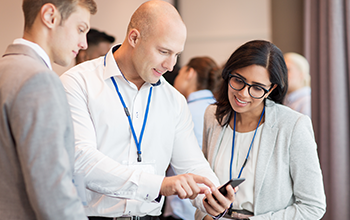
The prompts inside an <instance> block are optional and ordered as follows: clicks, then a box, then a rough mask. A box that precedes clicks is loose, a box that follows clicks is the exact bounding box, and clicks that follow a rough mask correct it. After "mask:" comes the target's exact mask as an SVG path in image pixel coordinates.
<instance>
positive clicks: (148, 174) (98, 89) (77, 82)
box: [61, 0, 234, 219]
mask: <svg viewBox="0 0 350 220" xmlns="http://www.w3.org/2000/svg"><path fill="white" fill-rule="evenodd" d="M185 40H186V27H185V25H184V23H183V21H182V19H181V17H180V15H179V14H178V12H177V11H176V9H175V8H174V7H173V6H172V5H171V4H169V3H167V2H165V1H157V0H155V1H148V2H146V3H144V4H142V5H141V6H140V7H139V8H138V9H137V10H136V11H135V13H134V14H133V16H132V18H131V20H130V23H129V26H128V30H127V36H126V38H125V40H124V42H123V44H121V45H116V46H114V47H112V48H111V50H110V51H109V52H108V53H107V55H106V56H104V57H101V58H97V59H95V60H92V61H88V62H85V63H82V64H80V65H78V66H75V67H73V68H72V69H70V70H69V71H67V72H66V73H64V74H63V75H62V76H61V80H62V82H63V85H64V87H65V89H66V92H67V97H68V102H69V104H70V105H71V111H72V116H73V122H74V129H75V136H76V137H75V146H76V161H75V169H76V172H80V173H83V174H84V175H85V184H86V188H87V190H86V194H87V195H86V198H87V203H88V205H87V206H86V207H85V212H86V213H87V215H88V216H89V219H105V218H116V219H122V218H127V219H140V217H141V219H157V217H154V216H158V215H160V214H161V208H162V204H163V200H164V199H163V198H164V196H168V195H178V196H179V197H180V198H190V199H195V200H194V201H193V202H194V205H195V206H196V207H197V208H199V209H200V210H202V211H204V212H207V213H209V214H211V215H212V216H217V215H220V214H221V213H223V212H224V211H225V209H227V208H228V207H229V206H230V204H231V203H232V201H233V200H234V191H233V189H232V187H230V186H229V187H227V188H228V194H227V196H226V197H224V196H223V195H221V194H220V192H218V190H217V189H216V187H215V186H218V184H219V182H218V180H217V178H216V176H215V174H214V173H213V172H212V170H211V168H210V166H209V165H208V162H207V161H206V160H205V158H204V157H203V154H202V152H201V150H200V148H199V146H198V143H197V140H196V137H195V135H194V132H193V122H192V120H191V114H190V112H189V109H188V106H187V103H186V100H185V98H184V97H183V96H182V95H181V94H180V93H179V92H177V91H176V90H175V89H174V88H173V87H172V86H170V84H168V83H167V82H166V81H165V79H164V78H163V77H162V75H163V74H164V73H165V72H167V71H171V70H172V69H173V67H174V65H175V63H176V61H177V57H178V56H179V54H180V53H181V52H182V51H183V49H184V44H185ZM169 163H171V165H172V166H173V167H174V169H175V172H176V173H178V174H181V175H177V176H173V177H164V176H165V171H166V169H167V167H168V165H169ZM192 173H194V174H192ZM197 183H204V184H205V185H207V186H208V187H210V190H209V189H208V188H207V187H205V186H203V185H201V186H199V185H198V184H197ZM210 191H211V192H212V193H213V195H215V197H216V198H217V199H218V200H217V201H216V200H215V199H214V198H213V196H212V194H211V192H210ZM203 193H204V194H205V195H204V194H203ZM199 194H201V195H199ZM197 195H198V196H197ZM204 197H207V198H208V201H209V203H207V202H205V201H203V199H204ZM100 217H103V218H100Z"/></svg>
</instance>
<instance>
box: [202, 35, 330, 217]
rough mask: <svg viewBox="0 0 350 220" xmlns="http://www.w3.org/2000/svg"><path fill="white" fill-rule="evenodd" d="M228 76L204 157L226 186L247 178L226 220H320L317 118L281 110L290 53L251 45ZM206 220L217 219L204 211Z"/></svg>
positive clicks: (232, 61) (209, 119)
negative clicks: (314, 121)
mask: <svg viewBox="0 0 350 220" xmlns="http://www.w3.org/2000/svg"><path fill="white" fill-rule="evenodd" d="M222 77H223V79H224V84H223V87H222V89H221V90H220V93H219V95H218V99H217V103H215V104H214V105H210V106H209V107H208V108H207V110H206V112H205V116H204V117H205V118H204V130H203V145H202V147H203V152H204V154H205V156H206V158H207V159H208V161H209V163H210V164H211V166H212V169H213V170H214V171H215V173H216V175H217V176H218V178H219V180H220V182H221V183H222V184H223V183H225V182H227V181H228V180H229V179H232V178H245V179H246V180H245V181H244V182H243V183H242V184H241V185H240V186H239V187H238V191H237V192H236V196H235V201H234V203H232V205H231V208H230V209H229V210H228V211H227V213H226V214H225V216H224V218H226V219H320V218H321V217H322V216H323V214H324V213H325V208H326V204H325V194H324V187H323V179H322V172H321V169H320V164H319V160H318V156H317V145H316V142H315V139H314V133H313V128H312V124H311V120H310V118H309V117H308V116H305V115H302V114H300V113H298V112H296V111H294V110H291V109H290V108H288V107H285V106H283V105H281V103H282V101H283V99H284V96H285V94H286V92H287V87H288V75H287V68H286V64H285V62H284V59H283V54H282V52H281V51H280V50H279V49H278V48H277V47H276V46H275V45H273V44H272V43H270V42H267V41H262V40H256V41H250V42H247V43H245V44H244V45H242V46H240V47H239V48H238V49H237V50H236V51H235V52H234V53H233V54H232V55H231V57H230V58H229V60H228V61H227V63H226V64H225V66H224V69H223V72H222ZM209 202H210V200H209ZM205 205H206V204H205ZM203 218H205V219H211V217H210V216H205V214H204V213H201V212H199V211H198V210H197V212H196V219H203Z"/></svg>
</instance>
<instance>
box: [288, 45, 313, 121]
mask: <svg viewBox="0 0 350 220" xmlns="http://www.w3.org/2000/svg"><path fill="white" fill-rule="evenodd" d="M284 59H285V61H286V65H287V69H288V91H287V95H286V97H285V99H284V101H283V104H284V105H286V106H288V107H290V108H292V109H294V110H296V111H298V112H300V113H303V114H305V115H308V116H309V117H310V118H311V88H310V66H309V62H308V61H307V60H306V59H305V57H303V56H302V55H300V54H297V53H292V52H290V53H285V54H284Z"/></svg>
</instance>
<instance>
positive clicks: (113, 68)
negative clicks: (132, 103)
mask: <svg viewBox="0 0 350 220" xmlns="http://www.w3.org/2000/svg"><path fill="white" fill-rule="evenodd" d="M120 46H121V44H118V45H115V46H113V47H112V48H111V49H110V50H109V51H108V53H107V54H106V56H105V57H104V73H103V79H104V80H106V79H109V78H111V77H112V76H122V77H123V78H124V79H125V81H127V82H129V81H128V80H127V79H126V78H125V77H124V74H123V73H122V72H121V71H120V69H119V66H118V64H117V61H116V60H115V59H114V56H113V53H114V52H115V51H117V50H118V49H119V47H120ZM162 78H163V76H162V77H161V79H159V80H158V82H156V83H155V84H151V85H152V86H159V85H161V84H162Z"/></svg>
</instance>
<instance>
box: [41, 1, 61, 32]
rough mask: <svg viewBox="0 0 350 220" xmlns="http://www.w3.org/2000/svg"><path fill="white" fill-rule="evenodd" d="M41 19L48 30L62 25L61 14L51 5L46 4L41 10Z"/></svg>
mask: <svg viewBox="0 0 350 220" xmlns="http://www.w3.org/2000/svg"><path fill="white" fill-rule="evenodd" d="M40 18H41V21H42V22H43V24H44V25H45V26H46V27H48V28H50V29H51V28H53V27H54V26H55V25H56V24H57V23H58V24H59V23H60V20H61V14H60V12H59V11H58V9H57V8H56V6H55V5H53V4H51V3H47V4H44V5H43V6H42V7H41V10H40Z"/></svg>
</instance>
